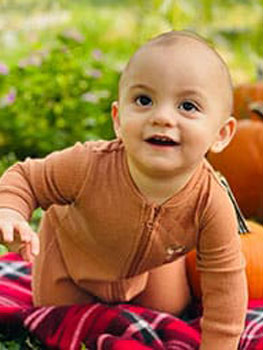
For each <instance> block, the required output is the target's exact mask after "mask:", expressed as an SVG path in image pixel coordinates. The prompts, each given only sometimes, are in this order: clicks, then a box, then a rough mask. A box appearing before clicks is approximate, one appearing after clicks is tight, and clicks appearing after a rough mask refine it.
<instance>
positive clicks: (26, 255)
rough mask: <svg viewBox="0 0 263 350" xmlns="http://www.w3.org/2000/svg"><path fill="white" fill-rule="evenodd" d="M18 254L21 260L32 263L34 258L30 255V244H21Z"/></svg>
mask: <svg viewBox="0 0 263 350" xmlns="http://www.w3.org/2000/svg"><path fill="white" fill-rule="evenodd" d="M19 253H20V255H21V256H22V258H23V259H24V260H26V261H28V262H33V261H34V256H33V255H32V254H31V246H30V243H23V244H21V246H20V248H19Z"/></svg>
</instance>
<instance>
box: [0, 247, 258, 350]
mask: <svg viewBox="0 0 263 350" xmlns="http://www.w3.org/2000/svg"><path fill="white" fill-rule="evenodd" d="M23 329H26V330H27V331H29V332H30V334H32V335H34V336H36V337H37V338H38V339H39V340H40V341H41V342H42V344H43V348H44V349H61V350H77V349H89V350H92V349H99V350H106V349H107V350H126V349H134V350H144V349H145V350H146V349H156V350H159V349H160V350H161V349H167V350H194V349H198V348H199V345H200V327H199V318H196V319H194V320H192V321H191V322H190V321H189V322H185V321H183V320H182V319H179V318H176V317H172V316H171V315H168V314H166V313H161V312H155V311H152V310H149V309H146V308H143V307H139V306H134V305H129V304H118V305H106V304H103V303H94V304H92V305H72V306H59V307H55V306H50V307H33V305H32V295H31V266H30V264H29V263H27V262H25V261H23V260H22V259H21V258H20V256H19V255H17V254H14V253H8V254H6V255H4V256H2V257H0V333H1V334H3V335H4V336H5V337H6V338H11V337H12V336H14V335H17V334H19V332H21V330H23ZM260 349H261V350H262V349H263V300H262V301H260V300H259V301H251V305H250V308H249V309H248V313H247V320H246V328H245V330H244V332H243V335H242V338H241V341H240V346H239V350H260Z"/></svg>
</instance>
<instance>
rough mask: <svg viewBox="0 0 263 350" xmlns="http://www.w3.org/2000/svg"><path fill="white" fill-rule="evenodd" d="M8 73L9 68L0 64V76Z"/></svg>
mask: <svg viewBox="0 0 263 350" xmlns="http://www.w3.org/2000/svg"><path fill="white" fill-rule="evenodd" d="M8 73H9V68H8V67H7V65H6V64H5V63H2V62H0V75H7V74H8Z"/></svg>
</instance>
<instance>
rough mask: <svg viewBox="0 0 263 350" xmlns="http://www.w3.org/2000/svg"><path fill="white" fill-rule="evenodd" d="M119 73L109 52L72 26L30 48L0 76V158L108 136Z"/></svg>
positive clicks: (37, 153)
mask: <svg viewBox="0 0 263 350" xmlns="http://www.w3.org/2000/svg"><path fill="white" fill-rule="evenodd" d="M118 77H119V72H118V69H117V68H116V67H114V64H113V62H112V60H111V58H110V57H109V56H108V55H107V53H105V52H102V51H101V49H100V48H98V47H97V46H96V42H94V41H91V40H90V37H88V36H87V35H83V34H82V33H80V32H77V31H76V30H72V31H68V32H66V33H63V34H61V35H60V36H59V37H58V41H57V44H56V45H55V46H54V47H53V48H52V49H50V50H49V51H44V50H42V51H35V52H33V53H32V55H31V56H30V57H28V58H26V59H24V60H22V61H20V63H19V65H16V66H14V67H13V68H11V70H10V72H9V74H5V75H0V79H1V81H0V86H1V90H0V96H1V97H0V124H1V129H0V156H3V155H6V154H10V153H11V154H13V155H15V157H17V158H18V159H23V158H25V157H26V156H32V157H41V156H43V155H46V154H47V153H49V152H51V151H54V150H56V149H62V148H65V147H67V146H69V145H72V144H73V143H75V142H76V141H77V140H79V141H85V140H91V139H98V138H104V139H110V138H112V137H113V130H112V126H111V120H110V106H111V102H112V101H113V100H114V99H116V97H117V81H118ZM0 170H1V169H0Z"/></svg>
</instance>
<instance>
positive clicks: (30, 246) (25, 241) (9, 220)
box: [0, 208, 39, 262]
mask: <svg viewBox="0 0 263 350" xmlns="http://www.w3.org/2000/svg"><path fill="white" fill-rule="evenodd" d="M0 238H1V239H0V241H3V243H4V244H7V246H10V247H11V249H12V245H13V243H14V244H15V245H17V243H19V252H20V254H21V255H22V257H23V258H24V259H25V260H27V261H30V262H32V261H33V260H34V257H35V256H36V255H37V254H38V253H39V238H38V235H37V234H36V233H35V232H34V231H33V230H32V229H31V227H30V225H29V224H28V222H27V221H26V220H25V219H24V218H23V216H22V215H21V214H20V213H18V212H17V211H15V210H13V209H6V208H1V209H0Z"/></svg>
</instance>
